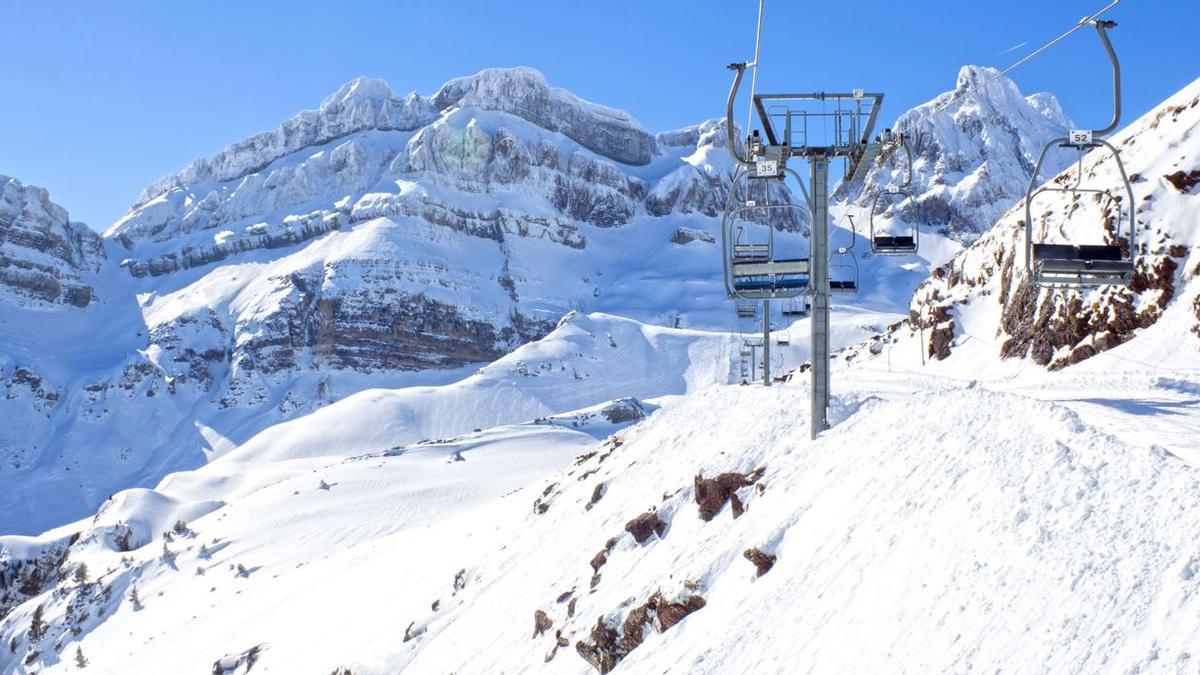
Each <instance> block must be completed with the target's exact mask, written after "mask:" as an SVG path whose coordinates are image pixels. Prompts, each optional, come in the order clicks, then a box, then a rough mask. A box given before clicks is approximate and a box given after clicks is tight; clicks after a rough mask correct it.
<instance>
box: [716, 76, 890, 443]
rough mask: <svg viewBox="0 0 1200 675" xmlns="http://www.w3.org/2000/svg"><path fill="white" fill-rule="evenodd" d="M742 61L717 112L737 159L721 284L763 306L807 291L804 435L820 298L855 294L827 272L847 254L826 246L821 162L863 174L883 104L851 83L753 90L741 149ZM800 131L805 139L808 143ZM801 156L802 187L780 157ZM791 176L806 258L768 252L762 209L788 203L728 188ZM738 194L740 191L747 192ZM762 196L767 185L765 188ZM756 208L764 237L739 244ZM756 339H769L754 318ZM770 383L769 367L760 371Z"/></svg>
mask: <svg viewBox="0 0 1200 675" xmlns="http://www.w3.org/2000/svg"><path fill="white" fill-rule="evenodd" d="M746 67H747V64H745V63H734V64H731V65H730V66H729V68H730V69H731V70H733V71H734V72H735V76H734V81H733V87H732V88H730V90H729V99H728V103H727V105H726V110H725V113H726V114H725V119H726V124H727V125H728V127H727V128H728V130H729V133H728V134H727V135H726V136H727V138H728V147H729V154H730V156H731V157H733V160H734V162H735V164H736V165H737V171H736V172H735V174H734V179H733V184H732V186H731V188H730V196H729V203H728V205H727V207H726V210H725V215H724V218H723V219H722V245H723V252H724V267H725V287H726V291H727V292H728V294H729V296H730V297H731V298H733V299H735V300H739V299H740V300H752V299H761V300H763V302H764V307H763V309H764V312H765V310H766V309H767V307H768V306H767V302H768V301H769V299H771V298H794V297H797V296H801V295H808V296H811V298H812V309H811V316H812V319H811V321H812V335H811V338H812V436H813V438H816V437H817V435H818V434H819V433H820V432H822V431H824V430H825V429H827V428H829V422H828V410H829V298H830V295H831V294H836V293H856V292H857V291H858V280H857V278H849V279H847V278H840V279H831V278H830V259H831V256H832V255H834V254H838V255H851V256H852V255H853V254H852V253H850V252H849V250H848V249H846V248H842V249H831V247H830V243H829V238H830V217H829V163H830V162H831V161H832V160H834V159H838V158H842V159H844V160H845V162H846V168H845V176H844V180H847V181H860V180H862V178H863V177H864V176H865V175H866V174H867V171H868V170H869V169H870V167H871V165H872V164H873V163H874V161H875V159H876V157H878V156H879V153H880V151H881V150H883V149H884V143H881V142H879V141H878V140H876V141H872V140H871V138H872V136H871V132H872V131H873V129H874V127H875V120H876V118H877V117H878V115H879V108H880V106H881V105H882V103H883V94H881V93H871V92H864V91H862V90H855V91H853V92H849V93H826V92H816V93H805V94H755V95H754V97H753V105H754V109H755V111H756V112H757V113H758V120H759V123H760V126H761V134H760V131H759V130H758V129H756V130H754V131H753V132H752V133H750V135H749V136H747V138H746V141H745V144H744V147H742V148H739V147H738V146H739V145H740V144H739V142H738V141H737V140H736V139H734V134H733V129H734V128H735V127H734V123H733V103H734V100H735V99H736V98H737V93H738V89H739V88H740V87H741V83H742V77H743V76H744V75H745V74H746ZM810 138H811V139H812V140H813V141H815V142H813V143H810ZM792 158H800V159H803V160H807V161H808V165H809V181H808V186H809V189H808V190H805V186H804V182H803V181H802V180H801V178H800V175H799V174H798V173H796V172H795V171H793V170H792V169H789V168H788V166H787V163H788V160H790V159H792ZM789 175H790V176H792V177H793V178H794V179H795V181H796V183H797V185H798V187H799V188H800V192H801V194H803V195H804V197H805V200H806V201H807V207H808V210H809V213H810V214H811V215H812V236H811V240H810V246H809V257H808V258H792V259H783V258H779V257H776V255H775V247H774V229H775V228H774V227H773V226H771V225H770V217H771V215H773V214H775V213H778V212H779V210H781V209H784V208H788V207H792V208H795V207H796V206H798V205H792V204H776V205H771V204H757V203H756V202H754V201H752V200H739V197H738V194H737V189H738V185H739V183H740V182H742V181H746V182H747V184H749V183H748V181H751V180H757V181H768V182H769V181H776V180H777V181H783V180H785V179H786V177H787V176H789ZM747 192H749V191H748V190H747ZM767 193H768V194H769V191H767ZM755 209H758V210H759V212H760V213H763V214H765V217H766V219H767V224H768V227H767V237H766V241H765V242H761V243H753V242H752V243H747V242H745V241H744V239H743V236H742V235H743V234H744V231H745V226H742V227H735V226H736V225H737V222H738V221H739V220H745V219H746V218H747V216H746V215H745V214H746V213H747V212H753V211H754V210H755ZM763 325H764V335H763V340H764V344H766V343H767V342H769V341H770V336H769V335H767V334H766V333H767V331H768V327H767V321H766V320H765V318H764V322H763ZM764 379H765V381H766V383H767V384H770V376H769V373H768V374H767V376H766V377H765V378H764Z"/></svg>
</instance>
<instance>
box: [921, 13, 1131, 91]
mask: <svg viewBox="0 0 1200 675" xmlns="http://www.w3.org/2000/svg"><path fill="white" fill-rule="evenodd" d="M1120 2H1121V0H1112V2H1110V3H1108V4H1107V5H1105V6H1104V7H1103V8H1101V9H1100V10H1099V11H1097V12H1095V13H1093V14H1091V15H1090V16H1086V17H1084V18H1082V19H1080V20H1079V22H1078V23H1076V24H1075V25H1074V26H1072V27H1071V28H1070V30H1068V31H1066V32H1065V33H1063V34H1061V35H1059V36H1058V37H1056V38H1054V39H1053V40H1051V41H1049V42H1047V43H1046V44H1044V45H1042V46H1041V47H1038V48H1037V49H1035V50H1033V51H1032V52H1030V53H1029V54H1028V55H1026V56H1024V57H1022V58H1021V59H1019V60H1018V61H1017V62H1016V63H1014V64H1012V65H1011V66H1009V67H1007V68H1005V69H1004V70H1001V71H1000V72H998V73H996V74H995V75H993V76H992V77H990V78H988V80H987V81H986V82H984V83H982V84H978V85H976V86H974V87H972V88H970V89H968V90H967V91H966V92H965V93H963V94H962V95H958V94H955V95H951V96H950V98H948V99H946V100H945V101H943V102H942V103H941V104H939V105H936V106H934V107H933V112H934V113H937V112H940V111H942V110H945V108H946V107H947V106H949V105H950V104H951V103H954V102H955V101H957V100H959V99H960V98H966V97H967V96H970V95H971V94H974V93H975V92H977V91H979V90H980V89H983V88H984V87H986V86H988V85H989V84H991V83H993V82H995V81H996V80H998V79H1000V77H1001V76H1003V75H1007V74H1008V73H1010V72H1012V71H1013V70H1016V69H1017V67H1019V66H1022V65H1024V64H1026V63H1028V62H1029V61H1031V60H1032V59H1033V58H1034V57H1036V56H1039V55H1040V54H1042V52H1045V51H1046V50H1047V49H1050V48H1051V47H1053V46H1054V45H1056V44H1058V43H1059V42H1062V41H1063V40H1065V39H1066V38H1067V37H1068V36H1070V35H1072V34H1074V33H1075V31H1077V30H1079V29H1080V28H1083V27H1084V26H1087V25H1089V24H1090V23H1091V22H1093V21H1095V20H1096V19H1097V18H1098V17H1099V16H1100V15H1102V14H1104V13H1105V12H1107V11H1108V10H1110V9H1112V8H1113V7H1116V6H1117V5H1118V4H1120Z"/></svg>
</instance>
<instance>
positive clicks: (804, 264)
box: [732, 258, 809, 298]
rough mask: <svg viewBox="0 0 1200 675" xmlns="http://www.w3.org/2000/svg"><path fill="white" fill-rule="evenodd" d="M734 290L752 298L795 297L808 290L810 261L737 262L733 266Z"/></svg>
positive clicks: (762, 260) (799, 259) (736, 260)
mask: <svg viewBox="0 0 1200 675" xmlns="http://www.w3.org/2000/svg"><path fill="white" fill-rule="evenodd" d="M732 273H733V289H734V290H735V291H737V292H738V293H739V294H747V293H748V294H750V296H749V297H753V298H770V297H776V296H777V295H795V292H796V291H799V290H803V289H805V288H808V278H809V265H808V258H793V259H790V260H768V259H765V258H764V259H758V260H745V259H742V260H738V259H737V258H735V259H734V261H733V264H732Z"/></svg>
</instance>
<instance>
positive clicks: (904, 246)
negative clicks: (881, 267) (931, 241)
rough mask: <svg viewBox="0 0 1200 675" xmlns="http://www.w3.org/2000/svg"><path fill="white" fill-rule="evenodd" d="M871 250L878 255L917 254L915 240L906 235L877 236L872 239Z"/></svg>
mask: <svg viewBox="0 0 1200 675" xmlns="http://www.w3.org/2000/svg"><path fill="white" fill-rule="evenodd" d="M871 248H872V249H873V250H874V252H875V253H878V254H880V255H907V254H909V253H916V252H917V240H916V237H912V236H908V235H900V236H895V237H893V236H889V235H879V236H876V237H872V239H871Z"/></svg>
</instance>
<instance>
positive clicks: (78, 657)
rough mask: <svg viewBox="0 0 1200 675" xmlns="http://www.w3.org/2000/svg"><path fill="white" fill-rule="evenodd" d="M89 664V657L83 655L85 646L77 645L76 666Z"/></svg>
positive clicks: (84, 666)
mask: <svg viewBox="0 0 1200 675" xmlns="http://www.w3.org/2000/svg"><path fill="white" fill-rule="evenodd" d="M87 665H88V660H87V657H86V656H84V655H83V647H76V648H75V667H76V668H87Z"/></svg>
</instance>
